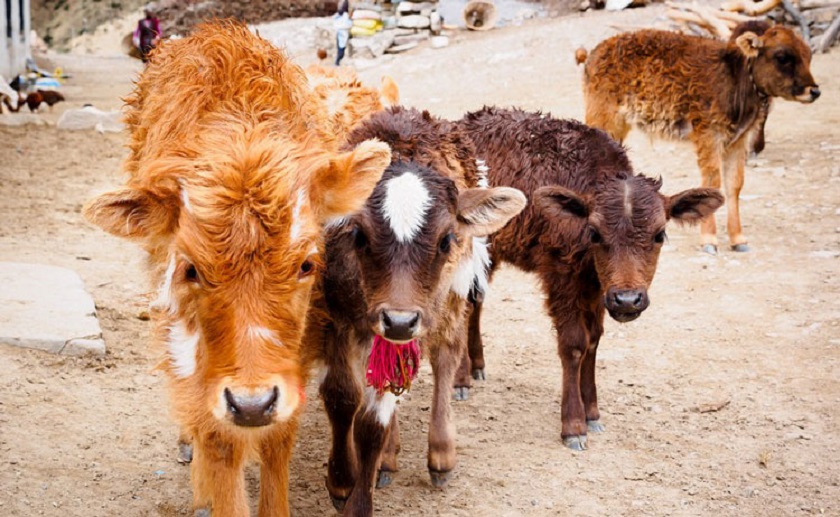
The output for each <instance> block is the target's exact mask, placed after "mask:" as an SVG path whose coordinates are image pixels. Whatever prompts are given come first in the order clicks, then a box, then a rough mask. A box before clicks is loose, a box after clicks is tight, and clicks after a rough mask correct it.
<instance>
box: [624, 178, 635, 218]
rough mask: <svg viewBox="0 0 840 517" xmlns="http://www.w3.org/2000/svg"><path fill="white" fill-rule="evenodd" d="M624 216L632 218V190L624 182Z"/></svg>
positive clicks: (628, 184)
mask: <svg viewBox="0 0 840 517" xmlns="http://www.w3.org/2000/svg"><path fill="white" fill-rule="evenodd" d="M624 215H625V216H627V217H629V218H631V219H632V218H633V189H631V188H630V183H628V182H626V181H625V182H624Z"/></svg>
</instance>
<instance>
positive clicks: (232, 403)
mask: <svg viewBox="0 0 840 517" xmlns="http://www.w3.org/2000/svg"><path fill="white" fill-rule="evenodd" d="M279 397H280V390H279V388H278V387H277V386H274V387H273V388H272V389H270V390H268V391H262V392H256V393H253V394H247V395H245V394H234V393H233V392H232V391H230V389H228V388H225V401H226V402H227V411H228V413H229V414H230V416H231V418H232V419H233V423H234V424H236V425H238V426H242V427H261V426H264V425H268V424H270V423H272V421H273V420H274V413H275V412H276V410H277V400H278V398H279Z"/></svg>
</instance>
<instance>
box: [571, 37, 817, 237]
mask: <svg viewBox="0 0 840 517" xmlns="http://www.w3.org/2000/svg"><path fill="white" fill-rule="evenodd" d="M747 23H750V24H751V25H750V26H749V27H748V29H751V30H745V31H742V30H739V28H736V29H735V32H736V33H740V35H738V36H737V37H736V38H734V40H731V41H729V42H721V41H717V40H712V39H706V38H700V37H696V36H686V35H683V34H678V33H674V32H664V31H656V30H642V31H638V32H632V33H627V34H620V35H618V36H614V37H612V38H610V39H608V40H606V41H603V42H602V43H600V44H599V45H598V46H597V47H595V49H594V50H593V51H592V53H591V54H590V55H589V57H588V59H587V60H586V65H585V69H584V80H583V89H584V97H585V99H586V123H587V124H590V125H592V126H594V127H598V128H601V129H603V130H605V131H606V132H607V133H609V134H610V136H612V137H613V138H615V139H616V140H618V141H619V142H621V141H623V140H624V137H625V136H626V135H627V133H628V131H629V130H630V128H631V127H632V126H633V125H636V126H638V127H640V128H641V129H643V130H644V131H646V132H648V133H651V134H653V135H657V136H660V137H664V138H674V139H678V140H688V141H690V142H692V143H693V144H694V148H695V150H696V152H697V163H698V165H699V166H700V172H701V174H702V176H703V182H702V184H703V186H706V187H720V185H721V178H723V184H724V191H725V193H726V199H727V203H728V206H727V210H726V212H727V229H728V233H729V243H730V245H731V246H732V249H734V250H735V251H747V250H749V247H748V246H747V238H746V236H744V234H743V232H742V229H741V219H740V213H739V200H738V196H739V194H740V192H741V188H742V186H743V184H744V166H745V164H746V159H747V154H748V152H749V151H750V142H751V141H752V140H753V138H754V137H755V136H757V132H758V131H759V130H760V128H761V126H762V123H763V121H764V119H765V118H766V116H767V110H768V107H769V101H770V99H771V98H772V97H781V98H784V99H788V100H796V101H799V102H803V103H811V102H814V101H815V100H816V99H817V98H818V97H819V96H820V90H819V87H818V86H817V83H816V82H815V81H814V78H813V77H812V76H811V71H810V64H811V49H810V48H809V47H808V45H807V44H806V43H805V42H804V41H802V39H801V38H800V37H799V36H797V35H796V34H795V33H794V32H793V31H791V30H790V29H787V28H785V27H782V26H778V25H777V26H770V25H768V24H766V23H763V22H747ZM700 233H701V237H702V244H703V249H704V250H705V251H707V252H709V253H716V251H717V244H718V241H717V235H716V226H715V220H714V217H709V218H708V219H706V220H705V221H703V222H702V223H701V225H700Z"/></svg>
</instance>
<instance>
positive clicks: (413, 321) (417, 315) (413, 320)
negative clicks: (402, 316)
mask: <svg viewBox="0 0 840 517" xmlns="http://www.w3.org/2000/svg"><path fill="white" fill-rule="evenodd" d="M419 321H420V313H419V312H416V313H414V317H413V318H411V321H409V322H408V328H410V329H412V330H414V329H416V328H417V323H418V322H419Z"/></svg>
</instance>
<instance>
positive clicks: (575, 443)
mask: <svg viewBox="0 0 840 517" xmlns="http://www.w3.org/2000/svg"><path fill="white" fill-rule="evenodd" d="M563 445H565V446H566V447H568V448H570V449H572V450H573V451H585V450H586V435H585V434H581V435H577V436H564V437H563Z"/></svg>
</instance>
